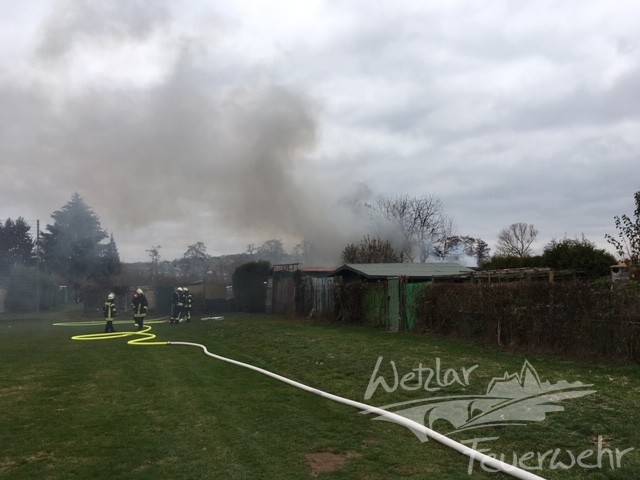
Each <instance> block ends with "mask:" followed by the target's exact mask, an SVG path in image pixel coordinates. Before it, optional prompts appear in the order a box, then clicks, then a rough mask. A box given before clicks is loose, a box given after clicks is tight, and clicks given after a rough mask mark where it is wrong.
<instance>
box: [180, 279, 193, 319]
mask: <svg viewBox="0 0 640 480" xmlns="http://www.w3.org/2000/svg"><path fill="white" fill-rule="evenodd" d="M182 290H183V293H184V317H185V321H187V322H190V321H191V309H192V308H193V295H192V294H191V292H190V291H189V289H188V288H187V287H184V288H183V289H182Z"/></svg>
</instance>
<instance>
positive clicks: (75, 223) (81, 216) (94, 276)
mask: <svg viewBox="0 0 640 480" xmlns="http://www.w3.org/2000/svg"><path fill="white" fill-rule="evenodd" d="M51 218H52V219H53V223H51V224H48V225H47V226H46V228H45V229H44V230H43V231H42V232H36V235H35V238H34V235H33V232H32V231H31V226H30V225H29V224H28V223H27V222H26V221H25V219H24V218H22V217H19V218H18V219H17V220H12V219H10V218H9V219H7V220H6V221H5V222H4V224H0V278H2V279H4V282H3V283H4V284H0V287H4V288H6V289H7V302H6V306H7V308H8V309H10V310H14V311H26V310H34V309H37V308H40V307H42V308H48V307H49V306H50V305H51V304H55V303H56V302H55V299H53V298H52V296H54V295H55V291H56V290H60V289H61V286H63V287H62V288H65V289H67V291H68V292H70V295H72V296H73V297H76V298H77V297H79V296H80V294H81V290H82V287H84V286H85V285H87V284H88V283H94V284H98V285H99V284H107V283H108V282H109V278H111V276H113V275H115V274H117V273H118V272H119V271H120V268H121V262H120V256H119V253H118V248H117V245H116V242H115V239H114V237H113V234H111V235H110V234H108V233H107V232H106V231H105V230H104V229H103V228H102V226H101V225H100V219H99V218H98V216H97V215H96V214H95V213H94V212H93V210H92V209H91V208H90V207H89V206H88V205H87V204H86V203H85V201H84V200H83V198H82V197H81V196H80V194H78V193H74V194H73V195H72V197H71V200H70V201H69V202H67V203H66V204H65V205H64V206H63V207H62V208H61V209H60V210H56V211H54V212H53V213H52V214H51ZM34 307H35V308H34Z"/></svg>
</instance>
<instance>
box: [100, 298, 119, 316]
mask: <svg viewBox="0 0 640 480" xmlns="http://www.w3.org/2000/svg"><path fill="white" fill-rule="evenodd" d="M102 313H104V318H105V320H113V319H114V318H115V317H116V304H115V302H114V301H113V300H107V301H106V302H104V307H102Z"/></svg>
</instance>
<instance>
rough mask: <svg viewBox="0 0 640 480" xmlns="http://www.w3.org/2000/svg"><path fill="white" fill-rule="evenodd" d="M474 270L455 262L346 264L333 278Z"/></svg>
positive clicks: (433, 274) (420, 275)
mask: <svg viewBox="0 0 640 480" xmlns="http://www.w3.org/2000/svg"><path fill="white" fill-rule="evenodd" d="M473 271H474V270H473V269H472V268H469V267H465V266H463V265H460V264H458V263H453V262H429V263H346V264H344V265H342V266H341V267H340V268H338V269H337V270H335V271H333V272H332V273H331V274H330V275H331V276H338V275H343V274H344V273H346V272H352V273H355V274H357V275H361V276H363V277H366V278H390V277H409V278H433V277H451V276H458V275H466V274H470V273H471V272H473Z"/></svg>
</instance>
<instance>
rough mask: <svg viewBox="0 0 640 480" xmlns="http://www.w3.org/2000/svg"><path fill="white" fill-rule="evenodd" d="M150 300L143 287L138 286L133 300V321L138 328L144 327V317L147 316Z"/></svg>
mask: <svg viewBox="0 0 640 480" xmlns="http://www.w3.org/2000/svg"><path fill="white" fill-rule="evenodd" d="M148 309H149V302H148V301H147V297H146V296H145V294H144V292H143V291H142V289H141V288H138V289H137V290H136V292H135V293H134V294H133V299H132V300H131V310H132V311H133V321H134V322H135V324H136V325H137V326H138V330H142V329H143V328H144V318H145V317H146V316H147V310H148Z"/></svg>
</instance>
